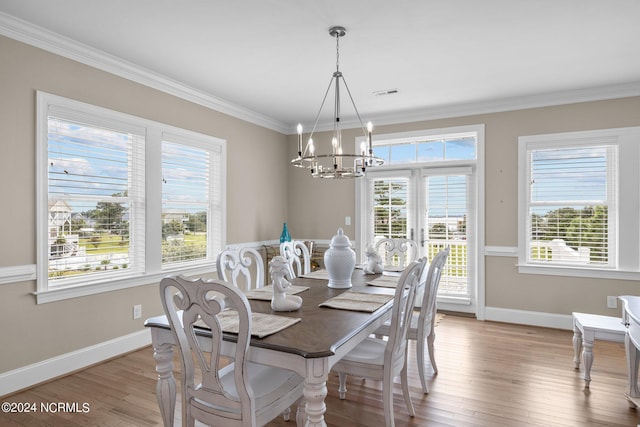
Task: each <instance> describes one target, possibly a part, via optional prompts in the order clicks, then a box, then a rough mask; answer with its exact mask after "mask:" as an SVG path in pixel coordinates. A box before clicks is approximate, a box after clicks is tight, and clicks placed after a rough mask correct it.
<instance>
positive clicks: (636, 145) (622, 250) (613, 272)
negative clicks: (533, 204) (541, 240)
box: [517, 127, 640, 280]
mask: <svg viewBox="0 0 640 427" xmlns="http://www.w3.org/2000/svg"><path fill="white" fill-rule="evenodd" d="M602 141H609V142H610V141H615V142H614V143H616V144H618V147H619V158H618V174H619V176H618V177H617V182H618V188H617V192H618V194H619V195H624V196H625V197H617V201H618V208H617V210H616V217H617V221H616V226H617V230H618V235H617V236H615V237H614V239H613V242H614V244H615V245H616V246H617V247H616V253H617V257H618V262H617V267H615V266H614V267H610V266H606V267H598V266H569V265H540V264H534V263H528V262H527V208H528V203H527V200H528V197H529V186H528V182H529V180H528V175H529V173H528V167H529V165H528V161H527V150H528V149H529V148H530V147H532V146H533V147H535V148H545V147H558V146H588V145H594V144H601V143H602ZM559 144H561V145H559ZM623 149H624V150H623ZM639 162H640V127H629V128H614V129H599V130H593V131H578V132H564V133H556V134H545V135H530V136H521V137H519V138H518V264H517V266H518V271H519V272H520V273H525V274H541V275H553V276H569V277H591V278H600V279H620V280H638V279H640V223H639V221H638V217H637V215H638V212H639V211H640V191H639V184H640V172H639V170H638V166H637V165H638V164H639ZM622 174H624V176H622ZM621 230H624V233H622V231H621Z"/></svg>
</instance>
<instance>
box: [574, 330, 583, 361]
mask: <svg viewBox="0 0 640 427" xmlns="http://www.w3.org/2000/svg"><path fill="white" fill-rule="evenodd" d="M581 351H582V332H581V331H580V329H578V327H577V326H576V324H575V320H574V323H573V364H574V366H575V368H576V369H580V352H581Z"/></svg>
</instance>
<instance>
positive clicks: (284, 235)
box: [280, 222, 291, 243]
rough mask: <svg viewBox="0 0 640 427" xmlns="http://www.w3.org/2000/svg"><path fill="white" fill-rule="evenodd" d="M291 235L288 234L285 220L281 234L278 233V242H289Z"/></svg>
mask: <svg viewBox="0 0 640 427" xmlns="http://www.w3.org/2000/svg"><path fill="white" fill-rule="evenodd" d="M290 241H291V236H290V235H289V229H288V228H287V223H286V222H285V223H284V225H283V226H282V234H280V243H283V242H290Z"/></svg>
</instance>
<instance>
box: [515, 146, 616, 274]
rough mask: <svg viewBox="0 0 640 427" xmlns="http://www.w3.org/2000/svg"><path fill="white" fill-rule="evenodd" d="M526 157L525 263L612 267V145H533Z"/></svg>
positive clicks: (614, 164)
mask: <svg viewBox="0 0 640 427" xmlns="http://www.w3.org/2000/svg"><path fill="white" fill-rule="evenodd" d="M527 155H528V157H529V162H530V179H529V203H528V204H529V209H528V215H527V223H528V227H527V240H528V245H529V249H528V251H527V254H528V261H529V262H531V263H551V264H578V265H585V266H588V265H601V266H611V267H613V266H615V247H614V246H613V245H610V244H609V243H610V230H609V228H610V225H611V223H612V220H610V218H612V216H611V215H612V214H614V216H615V211H616V197H615V195H616V191H615V188H616V187H615V176H616V175H617V173H618V171H617V167H616V165H617V162H616V158H617V156H616V146H615V145H601V146H595V145H590V146H577V147H562V148H544V149H531V150H529V151H528V153H527ZM613 224H615V221H614V220H613Z"/></svg>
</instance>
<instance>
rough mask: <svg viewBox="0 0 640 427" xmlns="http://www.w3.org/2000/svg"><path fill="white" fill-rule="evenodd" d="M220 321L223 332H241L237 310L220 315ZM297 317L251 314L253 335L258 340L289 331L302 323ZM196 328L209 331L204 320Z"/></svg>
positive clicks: (198, 322) (230, 310)
mask: <svg viewBox="0 0 640 427" xmlns="http://www.w3.org/2000/svg"><path fill="white" fill-rule="evenodd" d="M217 317H218V321H219V322H220V326H221V327H222V331H223V332H228V333H232V334H237V333H238V331H239V330H240V321H239V318H238V312H237V311H236V310H232V309H227V310H223V311H222V312H221V313H219V314H218V316H217ZM301 320H302V319H299V318H297V317H285V316H277V315H275V314H265V313H255V312H253V313H251V335H252V336H254V337H257V338H264V337H268V336H269V335H273V334H275V333H276V332H280V331H282V330H284V329H287V328H288V327H289V326H293V325H295V324H296V323H298V322H300V321H301ZM195 326H198V327H200V328H204V329H209V327H208V326H207V325H206V323H204V322H203V321H202V320H199V321H197V322H196V323H195Z"/></svg>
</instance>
